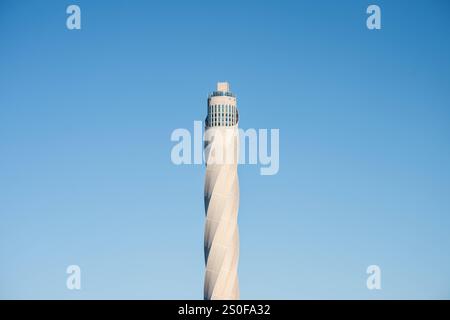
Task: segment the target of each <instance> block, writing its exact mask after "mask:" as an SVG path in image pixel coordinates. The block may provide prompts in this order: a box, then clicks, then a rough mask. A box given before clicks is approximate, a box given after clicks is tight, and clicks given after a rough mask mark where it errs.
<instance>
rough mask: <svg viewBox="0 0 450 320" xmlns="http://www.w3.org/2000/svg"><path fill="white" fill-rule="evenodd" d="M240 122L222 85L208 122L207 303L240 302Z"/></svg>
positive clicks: (212, 101)
mask: <svg viewBox="0 0 450 320" xmlns="http://www.w3.org/2000/svg"><path fill="white" fill-rule="evenodd" d="M238 122H239V113H238V110H237V107H236V97H235V96H234V95H233V94H232V93H231V92H230V88H229V84H228V83H227V82H219V83H218V84H217V90H216V91H214V92H212V93H211V94H210V95H209V96H208V116H207V117H206V121H205V162H206V176H205V193H204V199H205V214H206V221H205V243H204V248H205V265H206V270H205V286H204V299H205V300H212V299H214V300H215V299H222V300H230V299H231V300H233V299H239V283H238V261H239V230H238V225H237V217H238V208H239V180H238V174H237V164H238V158H239V156H238V150H239V136H238Z"/></svg>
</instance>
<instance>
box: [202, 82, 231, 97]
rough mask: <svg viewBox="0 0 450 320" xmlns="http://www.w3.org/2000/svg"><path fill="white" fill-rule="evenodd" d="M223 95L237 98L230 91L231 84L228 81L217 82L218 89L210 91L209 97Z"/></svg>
mask: <svg viewBox="0 0 450 320" xmlns="http://www.w3.org/2000/svg"><path fill="white" fill-rule="evenodd" d="M221 96H225V97H233V98H235V95H234V94H233V93H231V92H230V84H229V83H228V82H217V89H216V91H213V92H212V93H210V94H209V96H208V98H212V97H221Z"/></svg>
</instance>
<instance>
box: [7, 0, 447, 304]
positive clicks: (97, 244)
mask: <svg viewBox="0 0 450 320" xmlns="http://www.w3.org/2000/svg"><path fill="white" fill-rule="evenodd" d="M70 4H77V5H79V6H80V7H81V12H82V29H81V30H75V31H69V30H68V29H67V28H66V17H67V14H66V12H65V11H66V7H67V6H68V5H70ZM369 4H378V5H379V6H380V7H381V10H382V29H381V30H377V31H370V30H368V29H367V28H366V22H365V21H366V17H367V15H366V8H367V6H368V5H369ZM449 12H450V5H449V4H448V2H447V1H444V0H442V1H438V0H435V1H425V0H423V1H422V0H420V1H419V0H418V1H403V0H399V1H379V0H377V1H370V2H369V1H356V0H355V1H339V2H338V1H331V0H330V1H245V2H244V1H227V2H226V3H223V2H218V1H56V0H54V1H12V0H11V1H5V0H3V1H1V2H0V41H1V44H0V298H4V299H5V298H7V299H9V298H32V299H34V298H36V299H42V298H58V299H93V298H105V299H108V298H112V299H117V298H124V299H201V298H202V296H203V294H202V291H203V271H204V260H203V224H204V209H203V179H204V167H203V166H201V165H192V166H187V165H186V166H175V165H173V164H172V162H171V160H170V151H171V148H172V147H173V145H174V143H173V142H171V141H170V134H171V132H172V131H173V130H174V129H176V128H188V129H191V130H192V126H193V121H194V120H203V119H204V117H205V115H206V95H207V93H208V92H210V91H212V90H213V89H214V87H215V83H216V82H217V81H223V80H227V81H229V82H230V83H231V88H232V90H233V91H234V92H235V93H236V94H237V96H238V107H239V111H240V126H241V127H243V128H279V129H280V171H279V173H278V174H277V175H275V176H261V175H259V167H258V166H245V165H244V166H241V167H240V168H239V175H240V187H241V204H240V211H239V225H240V241H241V257H240V269H239V272H240V287H241V298H243V299H316V298H320V299H348V298H357V299H394V298H399V299H406V298H414V299H415V298H425V299H428V298H437V299H442V298H446V299H448V298H450V251H449V246H450V197H449V193H450V149H449V142H450V127H449V120H450V90H449V89H448V88H449V87H450V59H449V57H450V44H449V39H450V38H449V32H450V25H449V23H448V13H449ZM71 264H77V265H79V266H80V267H81V270H82V276H81V286H82V289H81V290H80V291H71V290H68V289H67V288H66V278H67V274H66V273H65V271H66V268H67V266H68V265H71ZM371 264H376V265H379V266H380V267H381V270H382V280H381V281H382V290H379V291H376V290H372V291H371V290H368V289H367V288H366V278H367V274H366V268H367V266H369V265H371Z"/></svg>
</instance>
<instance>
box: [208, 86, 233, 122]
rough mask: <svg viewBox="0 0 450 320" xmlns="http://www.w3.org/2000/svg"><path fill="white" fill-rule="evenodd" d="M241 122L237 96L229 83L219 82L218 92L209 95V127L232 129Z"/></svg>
mask: <svg viewBox="0 0 450 320" xmlns="http://www.w3.org/2000/svg"><path fill="white" fill-rule="evenodd" d="M238 121H239V113H238V110H237V106H236V96H235V95H234V94H233V93H231V92H230V84H229V83H228V82H218V83H217V89H216V91H213V92H212V93H210V94H209V95H208V116H207V117H206V126H207V127H231V126H236V125H237V123H238Z"/></svg>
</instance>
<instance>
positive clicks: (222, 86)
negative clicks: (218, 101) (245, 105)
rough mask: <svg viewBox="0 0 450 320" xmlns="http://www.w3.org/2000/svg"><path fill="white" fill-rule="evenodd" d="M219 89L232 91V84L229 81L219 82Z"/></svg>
mask: <svg viewBox="0 0 450 320" xmlns="http://www.w3.org/2000/svg"><path fill="white" fill-rule="evenodd" d="M217 91H225V92H229V91H230V84H229V83H228V82H217Z"/></svg>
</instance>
